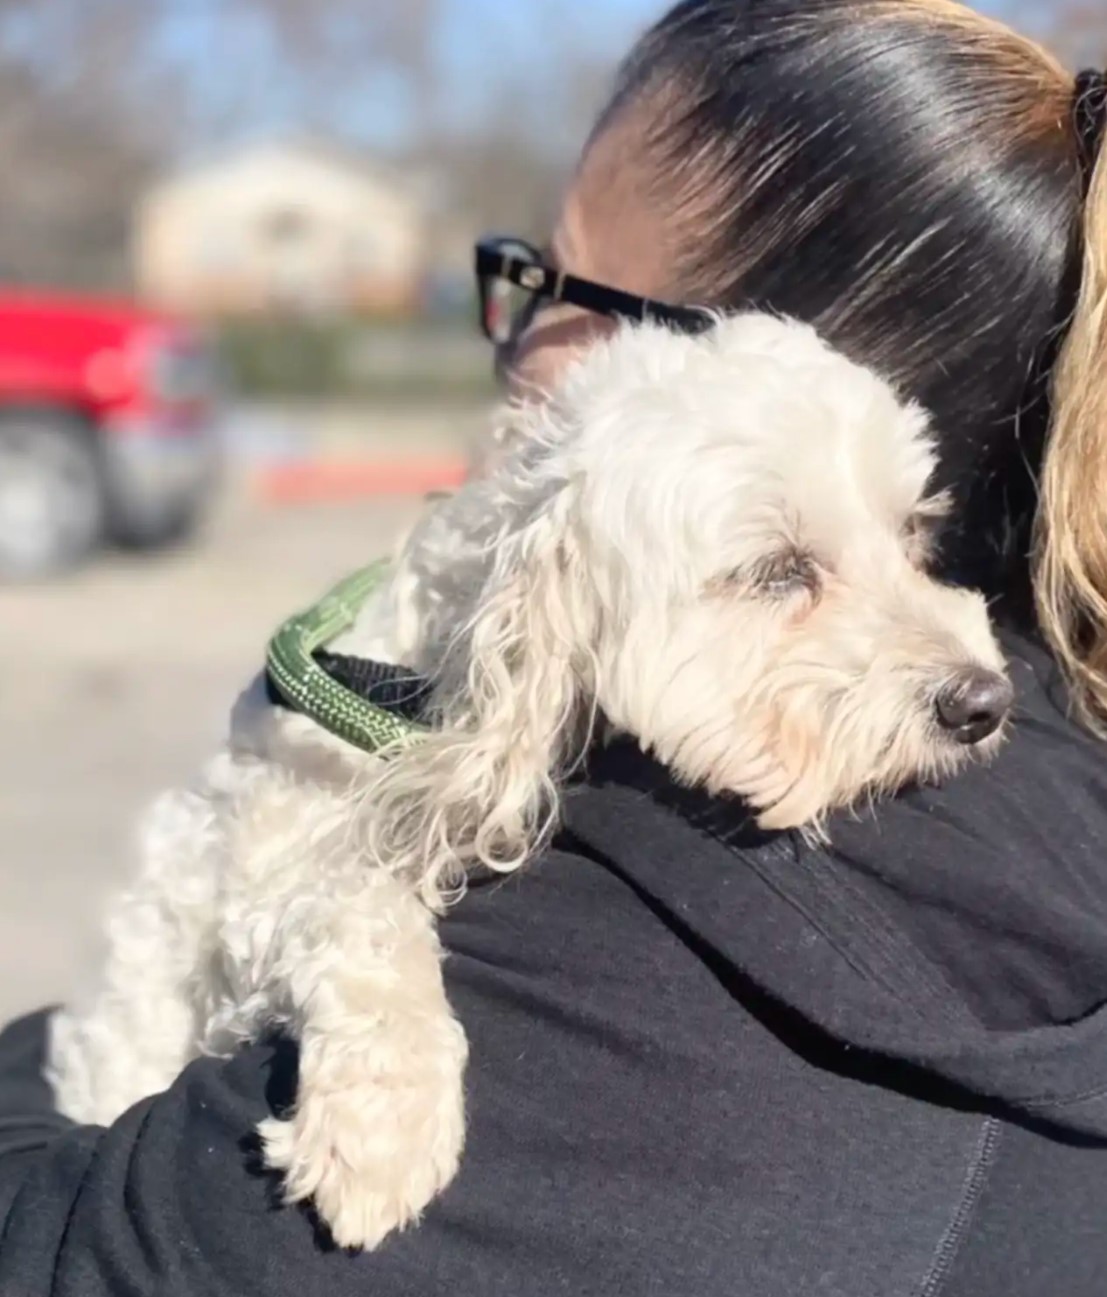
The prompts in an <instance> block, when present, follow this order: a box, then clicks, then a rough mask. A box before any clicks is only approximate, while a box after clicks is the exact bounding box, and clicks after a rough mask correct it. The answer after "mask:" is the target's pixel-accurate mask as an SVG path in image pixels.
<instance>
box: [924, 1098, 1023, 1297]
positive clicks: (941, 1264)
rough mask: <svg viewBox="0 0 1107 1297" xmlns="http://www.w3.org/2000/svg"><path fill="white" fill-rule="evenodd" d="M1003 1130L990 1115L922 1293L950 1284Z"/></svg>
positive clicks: (930, 1296) (932, 1294)
mask: <svg viewBox="0 0 1107 1297" xmlns="http://www.w3.org/2000/svg"><path fill="white" fill-rule="evenodd" d="M1001 1131H1002V1125H1001V1123H1000V1121H999V1119H998V1118H996V1117H989V1118H987V1120H985V1122H984V1123H983V1125H982V1126H981V1128H980V1134H979V1137H978V1138H977V1142H976V1148H975V1149H974V1150H973V1155H972V1159H971V1161H970V1162H969V1169H968V1173H967V1175H966V1176H965V1183H964V1187H963V1188H962V1190H961V1196H960V1199H959V1200H958V1203H957V1210H956V1211H955V1212H954V1214H953V1219H952V1220H951V1221H950V1223H949V1226H948V1228H947V1229H946V1232H945V1234H943V1235H942V1239H941V1241H940V1242H939V1244H938V1251H937V1254H936V1256H935V1257H934V1260H933V1262H932V1263H931V1266H930V1270H929V1272H928V1273H927V1276H926V1278H925V1279H924V1280H923V1283H922V1287H921V1288H920V1289H919V1297H941V1295H942V1293H943V1292H945V1291H946V1284H947V1282H948V1280H949V1278H950V1275H951V1274H952V1272H953V1267H954V1264H955V1262H956V1261H957V1258H958V1256H960V1254H961V1248H962V1246H963V1245H964V1242H965V1239H966V1237H967V1235H968V1232H969V1229H970V1228H971V1226H972V1223H973V1220H974V1219H975V1217H976V1210H977V1207H978V1206H979V1203H980V1199H981V1196H982V1195H983V1193H984V1189H985V1186H986V1185H987V1183H988V1176H989V1175H990V1173H991V1169H992V1166H993V1165H994V1164H995V1158H996V1152H997V1150H998V1148H999V1140H1000V1134H1001Z"/></svg>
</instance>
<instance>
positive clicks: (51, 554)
mask: <svg viewBox="0 0 1107 1297" xmlns="http://www.w3.org/2000/svg"><path fill="white" fill-rule="evenodd" d="M106 514H107V501H106V493H105V489H104V477H103V472H102V471H101V463H100V456H99V453H98V450H97V446H96V440H95V437H94V435H93V431H92V429H91V428H90V427H89V426H88V424H87V423H86V422H85V421H84V420H82V419H80V418H79V417H78V416H76V415H74V414H71V413H70V412H68V411H66V410H60V409H51V408H48V407H41V406H36V407H20V408H13V409H0V580H3V579H6V580H12V579H16V580H19V579H31V578H34V577H41V576H46V575H49V574H52V573H55V572H59V571H64V570H65V569H67V568H70V567H73V566H74V565H75V564H77V563H79V562H81V561H82V560H83V559H84V558H86V557H87V556H88V555H89V554H90V553H92V551H93V550H95V549H97V548H98V547H99V545H100V543H101V541H102V539H103V536H104V528H105V521H106Z"/></svg>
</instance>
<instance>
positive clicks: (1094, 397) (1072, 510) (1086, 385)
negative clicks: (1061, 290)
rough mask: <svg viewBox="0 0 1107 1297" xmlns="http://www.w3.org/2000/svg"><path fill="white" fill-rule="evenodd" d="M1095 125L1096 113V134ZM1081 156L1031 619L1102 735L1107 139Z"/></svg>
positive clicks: (1106, 588) (1106, 607)
mask: <svg viewBox="0 0 1107 1297" xmlns="http://www.w3.org/2000/svg"><path fill="white" fill-rule="evenodd" d="M1101 84H1102V79H1101ZM1081 97H1082V96H1081V95H1080V94H1078V106H1079V101H1080V99H1081ZM1078 110H1080V109H1079V107H1078ZM1102 128H1103V123H1102V121H1101V122H1100V123H1099V131H1100V135H1102ZM1089 166H1091V167H1092V174H1091V183H1090V188H1089V191H1088V197H1087V202H1086V204H1085V215H1084V257H1083V280H1082V283H1081V288H1080V296H1079V299H1078V301H1077V306H1076V311H1075V314H1074V316H1073V320H1072V324H1071V327H1070V329H1069V333H1068V338H1067V341H1066V343H1065V346H1064V350H1063V351H1062V354H1061V356H1060V359H1059V361H1058V365H1057V370H1056V376H1055V380H1054V394H1053V408H1054V419H1053V428H1052V432H1051V434H1050V439H1049V446H1048V449H1047V452H1046V459H1045V465H1044V469H1043V474H1042V498H1041V504H1040V508H1039V514H1038V536H1037V544H1036V546H1035V551H1036V553H1035V591H1036V598H1037V604H1038V615H1039V619H1040V623H1041V626H1042V629H1043V631H1044V633H1045V635H1046V637H1047V638H1048V640H1049V642H1050V645H1051V647H1052V649H1053V651H1054V653H1055V655H1056V657H1057V660H1058V662H1059V663H1060V665H1061V667H1062V668H1063V670H1064V671H1065V674H1066V675H1067V677H1068V680H1069V685H1070V690H1071V696H1072V701H1073V706H1074V709H1075V711H1076V712H1077V714H1078V715H1079V716H1080V718H1081V719H1082V720H1083V721H1084V722H1085V723H1086V724H1087V725H1088V726H1089V727H1090V728H1091V729H1093V730H1094V731H1095V732H1096V733H1097V734H1099V735H1100V736H1101V737H1104V738H1107V145H1105V144H1104V143H1103V141H1102V139H1100V140H1099V141H1098V162H1097V161H1095V157H1094V154H1093V156H1092V158H1091V159H1089Z"/></svg>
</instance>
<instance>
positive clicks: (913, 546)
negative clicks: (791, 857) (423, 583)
mask: <svg viewBox="0 0 1107 1297" xmlns="http://www.w3.org/2000/svg"><path fill="white" fill-rule="evenodd" d="M522 432H523V435H522V436H521V438H520V439H519V445H518V449H516V451H515V452H514V453H513V454H512V455H510V456H509V457H508V458H507V459H506V460H505V461H504V462H503V463H501V464H499V465H498V466H497V468H496V470H495V472H494V474H493V476H492V477H491V478H490V479H489V480H488V481H487V482H485V483H482V484H481V485H480V486H478V487H474V488H473V490H474V492H476V493H479V494H480V496H481V507H480V509H479V510H478V512H480V513H482V514H483V516H485V517H486V518H491V517H494V518H496V520H497V521H496V524H495V528H494V534H493V536H492V539H491V543H489V544H488V546H487V554H488V561H489V566H488V569H487V570H488V575H487V578H486V580H485V581H484V583H483V586H482V588H481V589H480V591H479V593H476V594H475V599H474V606H473V609H472V615H471V617H470V618H469V620H468V623H467V625H466V627H465V630H464V632H463V633H462V634H461V635H460V636H459V638H458V639H457V642H456V644H455V649H454V651H453V652H452V653H451V654H449V655H447V659H446V664H445V666H444V668H443V676H442V685H441V688H440V698H441V700H442V702H443V705H444V710H445V713H446V718H447V727H446V728H447V730H452V732H453V734H454V735H455V736H457V738H458V739H460V738H461V736H464V738H465V742H466V743H467V744H468V757H467V758H466V760H467V761H468V762H469V765H468V769H469V771H470V773H471V774H473V775H474V776H475V777H476V778H477V779H478V780H483V786H484V792H485V794H487V795H485V796H482V797H479V798H478V799H477V800H478V801H480V802H481V803H482V804H483V810H480V811H478V810H477V808H476V804H475V803H474V805H473V806H472V807H471V808H470V810H471V812H472V815H471V818H470V819H469V825H470V828H471V830H472V833H473V834H474V835H475V836H476V837H477V838H478V839H480V838H481V837H482V835H483V839H482V841H483V845H482V846H481V847H480V849H478V851H477V853H476V854H477V856H478V857H479V858H480V859H483V860H485V862H486V863H488V862H489V861H491V860H496V859H501V860H503V861H504V862H505V863H506V864H512V863H517V862H518V859H517V853H516V852H514V851H513V850H508V851H506V853H505V852H504V851H503V850H502V849H501V847H502V844H504V843H507V842H508V841H509V840H512V839H513V838H517V837H518V834H519V831H523V836H526V834H527V833H528V832H530V831H532V830H534V828H535V826H537V825H542V824H545V823H546V820H545V819H544V818H543V812H542V811H541V810H540V808H541V807H544V806H548V805H549V803H550V800H551V796H552V788H553V784H552V782H551V780H552V779H554V778H556V775H557V772H558V770H559V769H560V768H563V767H564V765H565V763H566V761H567V760H570V759H571V758H572V756H573V755H574V754H576V753H577V752H579V750H580V747H581V745H582V743H583V742H584V741H586V740H587V738H588V736H589V735H590V733H591V728H592V727H591V722H592V720H593V719H594V717H595V716H596V715H598V714H602V715H603V716H604V717H606V719H607V721H608V722H609V723H610V724H611V725H612V726H613V727H614V728H615V729H616V730H619V731H623V732H626V733H629V734H631V735H633V736H635V737H636V738H637V739H638V740H639V741H640V742H641V743H642V744H643V746H645V747H647V748H649V749H651V750H652V751H653V752H654V753H655V754H656V755H657V756H658V757H659V758H660V759H661V760H662V761H663V762H664V763H665V764H666V765H667V766H668V767H669V768H670V769H671V770H672V771H673V772H674V773H675V774H676V775H677V776H678V777H679V778H681V779H683V780H685V781H687V782H690V783H694V784H700V785H704V786H706V787H708V788H710V789H712V790H714V791H721V790H726V791H729V792H734V793H738V794H741V795H742V796H744V797H745V798H747V799H748V800H749V802H750V803H751V804H752V805H753V806H754V807H755V808H757V810H758V812H759V813H760V817H761V822H762V823H763V824H764V825H765V826H766V827H776V828H785V827H793V826H801V825H813V824H814V825H817V824H818V822H819V821H820V820H821V818H822V817H823V816H825V814H826V813H827V812H828V811H830V810H831V809H833V808H834V807H838V806H842V805H846V804H849V803H851V802H853V801H855V800H856V799H857V798H859V797H861V796H864V795H866V794H868V793H872V792H879V791H881V790H884V789H892V788H895V787H898V786H900V785H901V784H903V783H904V782H907V781H911V780H915V779H919V778H927V777H931V776H937V775H940V774H944V773H948V772H951V771H952V770H954V769H955V768H956V767H957V766H958V765H959V764H960V763H961V762H963V761H964V760H965V759H966V757H968V756H969V755H971V754H972V753H974V752H979V751H986V750H987V749H988V748H989V747H990V746H991V745H993V744H994V743H995V742H996V735H997V734H998V732H999V730H1000V729H1001V726H1002V723H1003V721H1004V719H1005V717H1006V714H1007V711H1008V709H1009V707H1010V704H1011V689H1010V686H1009V684H1008V683H1007V680H1006V677H1005V676H1004V674H1003V662H1002V658H1001V655H1000V652H999V649H998V647H997V645H996V643H995V640H994V638H993V636H992V633H991V630H990V627H989V623H988V618H987V614H986V609H985V605H984V602H983V600H982V599H981V598H980V597H979V596H977V595H974V594H971V593H968V592H966V591H963V590H956V589H953V588H950V587H948V586H945V585H942V584H940V583H939V582H938V581H936V580H934V579H933V578H932V577H931V576H929V575H928V571H927V568H928V562H929V559H930V555H931V548H932V541H933V536H934V532H935V529H936V527H937V526H938V524H939V522H940V519H941V514H942V501H941V500H940V499H936V498H935V497H933V496H932V495H930V494H929V493H928V484H929V481H930V478H931V475H932V471H933V468H934V451H933V446H932V443H931V441H930V439H929V437H928V435H927V420H926V417H925V415H924V414H923V413H922V411H921V410H919V409H918V408H917V407H915V406H913V405H910V404H907V403H904V402H903V401H901V400H899V399H898V398H897V396H896V395H895V393H894V392H893V391H892V390H891V388H890V387H889V386H888V385H887V384H886V383H884V382H882V381H881V380H880V379H879V378H877V377H876V376H875V375H874V374H872V373H871V372H869V371H868V370H865V369H863V368H860V367H858V366H856V365H854V364H852V363H850V362H849V361H848V360H846V359H845V358H844V357H843V356H841V355H840V354H838V353H837V352H835V351H834V350H832V349H831V348H829V347H828V346H826V345H825V344H824V343H823V342H822V341H821V340H820V339H819V338H818V336H817V335H816V334H815V333H814V331H812V330H811V329H809V328H807V327H804V326H801V325H798V324H795V323H791V322H786V321H781V320H778V319H775V318H773V317H770V316H766V315H755V314H750V315H745V316H741V317H737V318H734V319H730V320H726V321H721V322H720V323H719V324H718V325H717V326H716V327H715V328H714V329H713V330H712V331H711V332H710V333H708V334H706V335H704V336H701V337H698V338H689V337H682V336H678V335H675V334H673V333H671V332H669V331H667V330H665V329H662V328H659V327H654V326H643V327H639V328H634V329H627V330H625V331H624V332H622V333H620V334H619V335H617V336H616V337H614V338H613V339H612V340H611V341H610V342H607V343H604V344H602V345H599V346H597V347H595V348H594V349H592V350H591V351H590V352H589V353H588V354H587V355H586V356H585V357H584V358H583V359H582V360H581V361H580V362H579V363H578V365H577V366H576V367H575V368H574V369H573V370H572V371H571V372H570V373H569V374H568V375H567V377H566V379H565V381H564V383H563V384H562V386H561V388H560V390H559V391H558V392H557V393H555V394H554V396H553V398H552V400H550V401H549V402H547V403H546V404H544V405H543V406H542V407H540V408H538V407H536V408H535V409H534V410H532V411H530V412H528V413H526V414H525V415H524V426H523V430H522ZM446 741H447V742H448V740H446ZM444 770H445V767H443V771H444ZM451 777H452V778H454V779H456V778H457V775H456V771H455V773H454V775H453V776H451ZM498 842H500V843H501V847H497V846H496V844H497V843H498ZM486 848H487V849H486Z"/></svg>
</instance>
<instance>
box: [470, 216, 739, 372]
mask: <svg viewBox="0 0 1107 1297" xmlns="http://www.w3.org/2000/svg"><path fill="white" fill-rule="evenodd" d="M476 272H477V288H478V290H479V293H480V312H481V328H482V329H483V331H484V336H485V337H486V338H487V339H488V341H489V342H491V343H492V344H493V346H494V347H495V348H496V350H497V354H498V355H499V354H502V353H504V352H506V351H510V350H511V349H512V348H514V346H515V344H516V343H517V342H518V341H519V339H520V337H522V335H523V334H524V333H525V332H526V330H527V329H528V328H529V327H530V325H531V322H532V321H533V319H534V316H535V314H536V312H537V310H538V308H539V306H540V305H541V304H542V303H543V302H566V303H568V304H569V305H570V306H578V307H580V308H581V309H583V310H585V311H592V312H594V313H595V314H597V315H605V316H607V317H608V318H610V319H617V320H637V321H639V322H644V321H652V322H654V323H657V324H667V325H669V326H670V327H671V328H674V329H678V330H679V331H680V332H682V333H704V332H706V331H707V330H708V329H710V328H711V326H712V325H713V324H714V323H715V319H714V317H713V316H712V315H711V313H710V312H709V311H706V310H703V309H701V308H700V307H697V306H670V305H669V304H668V303H666V302H655V301H653V300H652V299H650V298H648V297H638V296H636V295H635V294H634V293H624V292H622V291H621V290H620V289H618V288H609V287H607V286H606V285H605V284H596V283H593V282H592V281H591V280H589V279H579V278H577V276H576V275H568V274H565V273H564V272H563V271H560V270H554V269H552V268H551V267H550V266H547V265H545V263H544V262H543V259H542V253H541V252H539V251H538V249H537V248H535V247H532V245H531V244H529V243H526V242H524V241H523V240H522V239H513V238H490V239H482V240H481V241H480V242H479V243H478V244H477V246H476Z"/></svg>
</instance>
